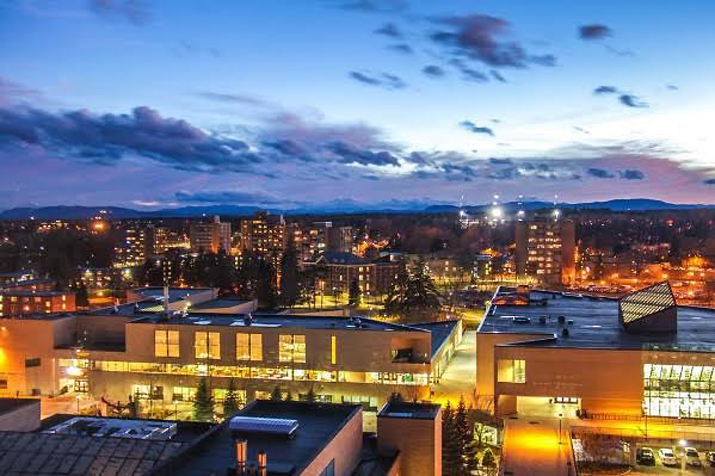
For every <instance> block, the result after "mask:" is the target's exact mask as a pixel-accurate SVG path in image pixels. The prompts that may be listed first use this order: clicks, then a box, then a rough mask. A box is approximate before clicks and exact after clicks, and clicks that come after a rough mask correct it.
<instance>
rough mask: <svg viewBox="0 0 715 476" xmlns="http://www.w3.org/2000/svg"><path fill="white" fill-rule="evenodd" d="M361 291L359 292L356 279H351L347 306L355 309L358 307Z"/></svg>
mask: <svg viewBox="0 0 715 476" xmlns="http://www.w3.org/2000/svg"><path fill="white" fill-rule="evenodd" d="M361 294H362V291H361V290H360V285H359V284H358V281H357V279H353V280H352V282H351V283H350V292H349V301H348V302H349V304H350V305H351V306H353V307H357V306H359V305H360V297H361Z"/></svg>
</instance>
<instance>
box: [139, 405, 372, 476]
mask: <svg viewBox="0 0 715 476" xmlns="http://www.w3.org/2000/svg"><path fill="white" fill-rule="evenodd" d="M361 408H362V407H361V406H360V405H337V404H328V403H308V402H274V401H268V400H256V401H254V402H252V403H251V404H249V405H248V406H247V407H245V408H244V409H243V410H241V411H240V412H239V415H241V416H248V417H259V418H281V419H287V420H296V421H297V422H298V425H299V426H298V429H297V430H296V432H295V433H294V435H293V437H292V438H288V437H287V436H283V435H271V434H266V433H260V432H249V433H241V432H232V431H231V430H230V429H229V421H228V420H227V421H225V422H224V423H222V424H221V425H220V426H219V427H218V428H216V429H215V430H214V431H213V432H212V433H211V434H210V435H207V437H206V438H204V439H203V440H201V441H200V442H197V443H196V444H194V445H191V446H190V447H188V448H186V450H185V451H183V452H181V453H180V454H178V455H176V456H175V457H174V458H172V459H171V460H169V461H167V462H166V463H165V464H163V465H162V466H161V467H159V468H156V470H155V471H154V472H153V473H152V474H157V475H172V476H174V475H192V476H193V475H197V474H226V469H227V468H228V467H230V466H233V465H234V464H235V458H236V449H235V446H234V441H235V439H236V438H239V439H245V440H247V442H248V444H247V446H248V455H247V456H248V458H247V459H248V464H249V465H251V464H255V465H257V455H258V452H259V451H265V453H266V455H267V462H268V474H269V475H290V474H300V473H301V471H302V470H303V469H304V468H305V467H306V466H307V465H308V464H309V463H310V462H311V461H312V460H313V459H314V458H315V456H317V455H318V454H319V453H320V452H321V451H322V450H323V449H324V448H325V446H326V445H327V444H328V443H329V442H330V441H331V440H332V439H333V438H334V437H335V435H336V434H337V433H338V432H339V431H340V430H341V429H342V428H343V427H344V426H345V425H346V424H347V422H348V421H349V420H350V419H351V418H353V417H354V416H355V415H356V414H357V413H358V412H360V411H361Z"/></svg>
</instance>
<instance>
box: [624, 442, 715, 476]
mask: <svg viewBox="0 0 715 476" xmlns="http://www.w3.org/2000/svg"><path fill="white" fill-rule="evenodd" d="M646 447H647V448H650V449H652V450H653V454H654V456H655V462H654V463H653V464H650V465H648V464H641V463H640V462H638V463H636V466H635V467H634V468H633V471H632V472H631V473H629V474H631V475H635V476H637V475H647V474H664V475H665V474H671V475H681V474H685V475H688V476H696V475H697V476H702V475H707V476H715V467H711V465H710V463H709V462H708V460H707V451H706V450H702V451H701V450H700V449H699V448H696V450H698V460H699V461H700V465H701V466H699V467H698V466H696V465H693V464H691V465H687V466H686V469H685V472H684V473H682V472H681V461H682V459H681V458H682V455H683V453H682V450H680V449H679V448H678V449H677V451H675V456H676V463H675V464H674V465H673V464H671V465H666V464H663V460H662V458H661V455H660V452H659V450H660V449H661V448H669V449H671V450H675V449H676V448H674V447H669V446H664V447H659V446H646V445H638V449H639V450H640V449H642V448H646Z"/></svg>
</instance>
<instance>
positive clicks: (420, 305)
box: [385, 261, 440, 321]
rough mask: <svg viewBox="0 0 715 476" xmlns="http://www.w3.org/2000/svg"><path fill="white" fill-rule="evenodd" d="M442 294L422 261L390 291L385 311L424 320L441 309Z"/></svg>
mask: <svg viewBox="0 0 715 476" xmlns="http://www.w3.org/2000/svg"><path fill="white" fill-rule="evenodd" d="M439 298H440V295H439V292H438V291H437V287H436V286H435V284H434V282H433V281H432V278H431V277H430V276H429V275H428V274H427V273H426V272H425V265H424V262H422V261H420V263H418V265H417V267H416V269H415V270H414V272H413V273H412V275H411V276H408V277H407V278H406V281H405V282H404V284H400V285H398V286H397V287H396V289H395V290H394V291H393V292H392V293H390V296H389V299H388V300H387V302H386V303H385V311H386V312H388V313H389V314H395V315H399V316H402V318H403V319H412V320H418V321H419V320H423V319H425V318H426V317H430V316H431V315H433V314H435V313H437V312H438V311H439V309H440V300H439Z"/></svg>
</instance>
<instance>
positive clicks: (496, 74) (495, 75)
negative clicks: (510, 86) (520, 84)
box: [490, 69, 506, 83]
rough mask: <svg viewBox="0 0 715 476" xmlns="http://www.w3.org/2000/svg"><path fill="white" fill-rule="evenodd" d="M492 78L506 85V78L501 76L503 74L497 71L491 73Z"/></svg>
mask: <svg viewBox="0 0 715 476" xmlns="http://www.w3.org/2000/svg"><path fill="white" fill-rule="evenodd" d="M490 73H491V75H492V78H494V79H496V80H497V81H499V82H500V83H506V78H505V77H504V76H502V75H501V73H500V72H499V71H497V70H495V69H493V70H491V71H490Z"/></svg>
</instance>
